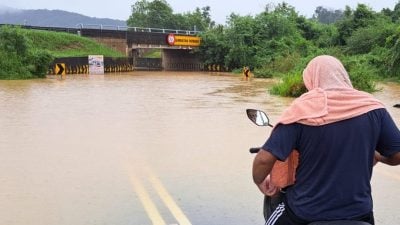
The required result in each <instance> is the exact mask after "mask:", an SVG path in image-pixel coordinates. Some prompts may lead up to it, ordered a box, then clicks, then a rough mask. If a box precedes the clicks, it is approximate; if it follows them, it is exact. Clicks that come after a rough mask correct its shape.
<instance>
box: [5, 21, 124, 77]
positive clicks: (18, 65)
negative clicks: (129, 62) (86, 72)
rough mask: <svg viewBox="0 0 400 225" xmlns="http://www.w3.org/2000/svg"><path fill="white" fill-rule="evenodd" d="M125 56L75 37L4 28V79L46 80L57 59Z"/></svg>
mask: <svg viewBox="0 0 400 225" xmlns="http://www.w3.org/2000/svg"><path fill="white" fill-rule="evenodd" d="M90 54H101V55H107V56H121V55H122V54H121V53H118V52H116V51H113V50H110V49H109V48H107V47H105V46H103V45H100V44H98V43H96V42H95V41H93V40H90V39H88V38H83V37H79V36H77V35H73V34H67V33H58V32H49V31H39V30H25V29H21V28H18V27H9V26H2V27H1V28H0V79H1V80H4V79H30V78H43V77H45V76H46V74H47V71H48V68H49V65H50V63H51V62H52V61H53V59H54V58H55V57H68V56H87V55H90Z"/></svg>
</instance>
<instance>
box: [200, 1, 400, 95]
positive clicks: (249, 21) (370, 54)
mask: <svg viewBox="0 0 400 225" xmlns="http://www.w3.org/2000/svg"><path fill="white" fill-rule="evenodd" d="M321 9H322V10H321ZM315 12H316V13H315V14H314V16H313V18H309V19H307V18H305V17H304V16H301V15H298V13H297V12H296V10H295V8H294V7H292V6H290V5H288V4H287V3H282V4H278V5H277V6H276V7H275V6H271V5H267V6H266V7H265V10H264V11H263V12H261V13H260V14H257V15H255V16H250V15H248V16H239V15H236V14H231V16H230V17H229V18H228V22H227V25H226V26H216V27H213V28H211V29H209V30H207V31H206V32H203V33H202V34H201V36H202V45H201V46H200V48H199V50H198V51H199V53H200V55H201V56H202V58H203V60H205V62H207V63H208V64H219V65H222V66H225V67H228V68H232V69H233V70H234V69H235V68H239V69H241V68H243V67H244V66H248V67H250V68H252V73H253V74H254V75H255V77H258V78H270V77H274V78H278V79H280V80H281V82H280V83H278V84H277V86H276V87H273V88H270V87H268V88H270V90H271V91H272V93H274V94H279V95H283V96H297V95H299V94H301V93H302V91H304V90H305V89H303V88H301V83H302V79H301V74H302V71H303V69H304V68H305V67H306V65H307V63H308V62H309V61H310V60H311V59H312V58H313V57H315V56H318V55H322V54H328V55H332V56H335V57H337V58H338V59H339V60H340V61H342V63H343V64H344V66H345V68H346V69H347V71H348V72H349V75H350V78H351V80H352V82H353V86H354V87H356V88H357V89H360V90H363V91H367V92H373V91H375V90H376V88H375V82H376V81H377V80H380V79H392V80H396V79H397V80H400V53H399V52H400V29H399V26H398V25H399V24H400V17H399V16H398V15H399V13H400V2H399V3H397V4H396V6H395V7H394V9H393V10H391V9H382V11H381V12H375V11H373V10H372V9H371V8H369V7H368V6H366V5H365V4H358V6H357V7H356V9H351V8H350V7H346V9H345V10H344V11H341V10H335V11H333V10H329V9H324V8H320V9H318V8H317V10H316V11H315ZM318 12H319V13H321V14H318ZM322 12H323V13H322ZM324 15H325V16H326V15H327V16H328V17H329V15H331V16H333V15H334V16H335V18H336V19H335V20H329V22H328V23H327V22H326V21H327V20H322V19H323V18H322V17H323V16H324ZM328 17H326V18H325V19H328ZM329 18H330V17H329ZM322 21H325V22H322Z"/></svg>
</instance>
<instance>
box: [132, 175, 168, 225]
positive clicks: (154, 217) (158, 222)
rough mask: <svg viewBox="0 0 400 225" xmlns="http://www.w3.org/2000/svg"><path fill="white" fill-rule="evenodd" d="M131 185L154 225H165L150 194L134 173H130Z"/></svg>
mask: <svg viewBox="0 0 400 225" xmlns="http://www.w3.org/2000/svg"><path fill="white" fill-rule="evenodd" d="M130 178H131V183H132V185H133V188H134V189H135V191H136V194H137V195H138V197H139V199H140V201H141V202H142V205H143V207H144V209H145V210H146V213H147V215H148V216H149V218H150V220H151V221H152V223H153V225H165V224H166V223H165V221H164V220H163V218H162V217H161V214H160V213H159V212H158V210H157V207H156V206H155V204H154V203H153V202H152V201H151V198H150V196H149V194H148V193H147V191H146V189H145V188H144V186H143V184H142V183H141V182H140V180H139V179H138V178H136V177H135V176H134V175H132V173H130Z"/></svg>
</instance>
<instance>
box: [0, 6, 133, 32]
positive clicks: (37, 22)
mask: <svg viewBox="0 0 400 225" xmlns="http://www.w3.org/2000/svg"><path fill="white" fill-rule="evenodd" d="M0 24H18V25H30V26H44V27H72V28H75V27H79V26H80V24H84V25H85V27H86V26H87V25H92V26H93V25H100V24H101V25H103V26H126V21H123V20H114V19H107V18H96V17H88V16H84V15H81V14H78V13H72V12H67V11H63V10H47V9H36V10H20V9H14V8H9V7H4V6H3V7H0ZM96 28H97V27H96Z"/></svg>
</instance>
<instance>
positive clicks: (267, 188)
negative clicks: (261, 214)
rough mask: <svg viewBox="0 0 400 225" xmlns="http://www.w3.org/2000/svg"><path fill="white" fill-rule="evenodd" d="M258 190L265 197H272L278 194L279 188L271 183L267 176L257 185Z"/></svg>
mask: <svg viewBox="0 0 400 225" xmlns="http://www.w3.org/2000/svg"><path fill="white" fill-rule="evenodd" d="M258 188H259V189H260V191H261V192H262V193H263V194H265V195H267V196H274V195H276V194H278V192H279V188H278V187H276V186H275V185H273V184H272V183H271V180H270V176H267V177H266V178H265V179H264V181H263V182H262V183H261V184H259V185H258Z"/></svg>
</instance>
